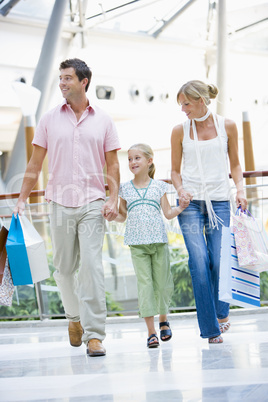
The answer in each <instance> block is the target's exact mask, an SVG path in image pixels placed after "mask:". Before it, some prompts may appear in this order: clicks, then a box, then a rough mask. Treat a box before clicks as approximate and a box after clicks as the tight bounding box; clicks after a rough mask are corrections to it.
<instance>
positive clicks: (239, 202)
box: [236, 190, 248, 211]
mask: <svg viewBox="0 0 268 402" xmlns="http://www.w3.org/2000/svg"><path fill="white" fill-rule="evenodd" d="M236 206H237V208H238V207H240V206H241V209H242V211H244V210H245V209H247V206H248V202H247V199H246V197H245V194H244V191H243V190H239V191H237V193H236Z"/></svg>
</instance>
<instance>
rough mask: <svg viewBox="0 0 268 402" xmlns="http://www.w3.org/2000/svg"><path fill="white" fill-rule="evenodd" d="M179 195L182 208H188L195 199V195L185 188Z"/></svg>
mask: <svg viewBox="0 0 268 402" xmlns="http://www.w3.org/2000/svg"><path fill="white" fill-rule="evenodd" d="M178 196H179V206H180V207H181V208H183V209H184V208H187V207H188V206H189V204H190V201H191V200H192V199H193V196H192V194H191V193H188V192H187V191H185V190H183V189H182V190H180V192H179V193H178Z"/></svg>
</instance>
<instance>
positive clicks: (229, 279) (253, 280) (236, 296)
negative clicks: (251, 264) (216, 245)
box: [219, 226, 260, 308]
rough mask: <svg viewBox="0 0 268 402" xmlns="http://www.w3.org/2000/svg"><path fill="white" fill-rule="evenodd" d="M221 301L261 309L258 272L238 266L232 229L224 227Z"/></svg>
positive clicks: (220, 280) (220, 281)
mask: <svg viewBox="0 0 268 402" xmlns="http://www.w3.org/2000/svg"><path fill="white" fill-rule="evenodd" d="M219 300H221V301H224V302H227V303H230V304H232V305H234V306H240V307H249V308H250V307H260V276H259V273H258V272H254V271H251V270H249V269H247V268H241V267H240V266H239V264H238V258H237V253H236V244H235V238H234V234H233V228H232V227H225V226H223V227H222V240H221V261H220V279H219Z"/></svg>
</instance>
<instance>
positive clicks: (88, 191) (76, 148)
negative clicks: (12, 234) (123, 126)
mask: <svg viewBox="0 0 268 402" xmlns="http://www.w3.org/2000/svg"><path fill="white" fill-rule="evenodd" d="M33 145H38V146H40V147H43V148H45V149H47V154H48V170H49V178H48V184H47V188H46V193H45V197H46V199H47V200H48V201H54V202H56V203H58V204H61V205H64V206H65V207H79V206H82V205H85V204H87V203H89V202H92V201H94V200H97V199H100V198H101V199H105V184H104V177H103V168H104V165H105V152H109V151H113V150H119V149H120V144H119V139H118V135H117V131H116V128H115V125H114V123H113V121H112V119H111V118H110V117H109V116H108V115H107V114H106V113H105V112H104V111H103V110H102V109H100V108H99V107H97V106H88V107H87V109H86V110H85V111H84V113H83V115H82V116H81V118H80V120H79V121H77V119H76V116H75V113H74V112H73V110H72V109H71V107H70V106H69V105H68V104H67V103H66V101H64V102H63V103H62V104H61V105H58V106H57V107H55V108H54V109H52V110H50V111H49V112H47V113H45V114H44V115H43V117H42V118H41V119H40V122H39V124H38V125H37V127H36V131H35V135H34V139H33Z"/></svg>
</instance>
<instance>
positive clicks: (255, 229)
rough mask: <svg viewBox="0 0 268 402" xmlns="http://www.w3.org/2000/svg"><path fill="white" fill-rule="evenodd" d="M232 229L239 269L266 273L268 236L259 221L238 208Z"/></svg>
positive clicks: (267, 265)
mask: <svg viewBox="0 0 268 402" xmlns="http://www.w3.org/2000/svg"><path fill="white" fill-rule="evenodd" d="M233 228H234V236H235V243H236V249H237V257H238V262H239V266H240V267H245V268H247V269H250V270H253V271H257V272H263V271H268V236H267V233H266V231H265V228H264V225H263V223H262V222H261V220H260V219H256V218H253V216H252V215H251V214H250V213H249V211H247V210H245V211H241V209H239V208H238V210H237V213H236V215H234V216H233Z"/></svg>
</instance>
